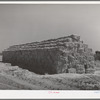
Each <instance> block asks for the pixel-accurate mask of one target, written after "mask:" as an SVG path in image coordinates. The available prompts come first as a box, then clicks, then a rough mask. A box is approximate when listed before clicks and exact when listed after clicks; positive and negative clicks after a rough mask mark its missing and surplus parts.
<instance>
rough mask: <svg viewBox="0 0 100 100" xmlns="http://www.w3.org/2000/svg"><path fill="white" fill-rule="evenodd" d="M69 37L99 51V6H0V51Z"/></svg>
mask: <svg viewBox="0 0 100 100" xmlns="http://www.w3.org/2000/svg"><path fill="white" fill-rule="evenodd" d="M69 34H77V35H79V36H81V39H82V40H83V41H84V43H87V44H88V45H89V47H90V48H92V49H93V51H95V50H100V5H99V4H98V5H93V4H90V5H85V4H83V5H81V4H79V5H75V4H65V5H47V4H46V5H36V4H34V5H17V4H16V5H3V4H1V5H0V51H2V50H4V49H5V48H8V47H9V46H11V45H15V44H22V43H27V42H35V41H41V40H46V39H51V38H58V37H62V36H67V35H69Z"/></svg>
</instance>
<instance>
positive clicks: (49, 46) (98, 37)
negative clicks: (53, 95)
mask: <svg viewBox="0 0 100 100" xmlns="http://www.w3.org/2000/svg"><path fill="white" fill-rule="evenodd" d="M0 90H100V4H0Z"/></svg>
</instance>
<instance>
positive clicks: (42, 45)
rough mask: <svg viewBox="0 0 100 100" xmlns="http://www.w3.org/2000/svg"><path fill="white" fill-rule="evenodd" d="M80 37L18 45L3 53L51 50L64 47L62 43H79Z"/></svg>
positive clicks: (66, 37) (71, 36)
mask: <svg viewBox="0 0 100 100" xmlns="http://www.w3.org/2000/svg"><path fill="white" fill-rule="evenodd" d="M79 41H80V36H77V35H70V36H65V37H60V38H57V39H49V40H44V41H41V42H32V43H26V44H20V45H13V46H10V47H9V48H8V49H6V50H4V51H18V50H34V49H53V48H57V47H59V46H64V43H66V42H68V43H70V42H79Z"/></svg>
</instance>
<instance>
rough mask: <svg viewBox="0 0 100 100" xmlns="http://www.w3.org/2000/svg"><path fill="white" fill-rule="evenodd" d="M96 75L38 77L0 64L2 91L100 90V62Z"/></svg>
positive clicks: (0, 85)
mask: <svg viewBox="0 0 100 100" xmlns="http://www.w3.org/2000/svg"><path fill="white" fill-rule="evenodd" d="M96 63H97V67H96V68H95V69H96V71H95V73H94V74H75V73H74V74H73V73H63V74H54V75H48V74H47V75H38V74H35V73H33V72H30V71H28V70H26V69H22V68H19V67H18V66H11V65H10V64H9V63H2V62H0V89H1V90H100V61H97V62H96Z"/></svg>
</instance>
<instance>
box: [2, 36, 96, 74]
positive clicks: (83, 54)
mask: <svg viewBox="0 0 100 100" xmlns="http://www.w3.org/2000/svg"><path fill="white" fill-rule="evenodd" d="M3 62H6V63H11V64H12V65H18V66H19V67H22V68H25V69H28V70H30V71H33V72H35V73H38V74H45V73H48V74H56V73H67V72H71V73H75V72H76V73H80V74H82V73H94V71H95V70H94V67H95V66H94V56H93V53H92V49H90V48H88V45H87V44H84V43H83V41H81V40H80V36H77V35H70V36H67V37H61V38H57V39H50V40H45V41H41V42H33V43H27V44H21V45H15V46H11V47H9V48H8V49H6V50H4V51H3Z"/></svg>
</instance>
